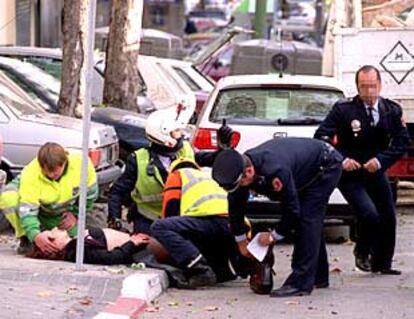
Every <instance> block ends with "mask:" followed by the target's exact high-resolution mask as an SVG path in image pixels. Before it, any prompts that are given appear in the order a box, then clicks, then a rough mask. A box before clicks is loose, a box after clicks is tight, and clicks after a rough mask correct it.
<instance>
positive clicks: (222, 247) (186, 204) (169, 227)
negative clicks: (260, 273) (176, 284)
mask: <svg viewBox="0 0 414 319" xmlns="http://www.w3.org/2000/svg"><path fill="white" fill-rule="evenodd" d="M227 212H228V204H227V194H226V192H225V191H224V190H223V189H222V188H221V187H219V185H218V184H217V183H216V182H215V181H214V180H213V179H212V178H211V175H210V174H209V173H207V172H203V171H201V170H200V168H199V167H198V166H197V164H196V163H195V162H194V161H192V160H191V159H177V160H176V161H174V162H173V163H172V164H171V167H170V174H169V176H168V178H167V181H166V184H165V187H164V194H163V208H162V218H161V219H160V220H157V221H155V222H154V224H153V225H152V227H151V234H152V235H153V236H154V237H155V238H156V239H157V240H158V241H159V242H160V243H161V244H162V245H163V246H164V247H165V248H166V249H167V250H168V252H169V254H170V255H171V256H172V259H173V260H174V262H175V263H176V266H177V267H179V268H181V269H182V270H183V272H184V274H185V277H186V279H187V283H186V287H181V288H196V287H200V286H210V285H214V284H216V283H218V282H223V281H227V280H233V279H235V278H236V277H237V275H240V276H242V277H246V276H247V275H248V264H249V260H248V259H247V258H245V257H243V256H242V255H241V254H240V253H239V252H238V247H237V244H236V242H235V240H234V238H233V236H232V233H231V231H230V227H229V221H228V213H227Z"/></svg>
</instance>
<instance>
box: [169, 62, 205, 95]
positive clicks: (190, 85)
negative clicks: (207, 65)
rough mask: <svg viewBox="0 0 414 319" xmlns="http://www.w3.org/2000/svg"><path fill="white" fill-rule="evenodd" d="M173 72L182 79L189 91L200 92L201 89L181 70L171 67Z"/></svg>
mask: <svg viewBox="0 0 414 319" xmlns="http://www.w3.org/2000/svg"><path fill="white" fill-rule="evenodd" d="M173 69H174V71H176V72H177V74H178V75H179V76H180V78H182V79H183V81H184V82H185V83H186V84H187V85H188V86H189V87H190V88H191V91H193V92H196V91H201V90H202V88H201V87H200V86H199V85H198V84H197V83H196V82H195V81H194V80H193V79H192V78H191V77H190V76H189V75H188V74H187V73H186V72H185V71H184V70H183V69H181V68H179V67H175V66H173Z"/></svg>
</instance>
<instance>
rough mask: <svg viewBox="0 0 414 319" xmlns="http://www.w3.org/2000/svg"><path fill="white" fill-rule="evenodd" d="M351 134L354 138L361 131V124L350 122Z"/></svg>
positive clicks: (354, 121) (356, 121) (355, 121)
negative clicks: (352, 133)
mask: <svg viewBox="0 0 414 319" xmlns="http://www.w3.org/2000/svg"><path fill="white" fill-rule="evenodd" d="M351 127H352V132H354V136H355V137H357V136H358V132H359V131H360V130H361V122H360V121H358V120H352V122H351Z"/></svg>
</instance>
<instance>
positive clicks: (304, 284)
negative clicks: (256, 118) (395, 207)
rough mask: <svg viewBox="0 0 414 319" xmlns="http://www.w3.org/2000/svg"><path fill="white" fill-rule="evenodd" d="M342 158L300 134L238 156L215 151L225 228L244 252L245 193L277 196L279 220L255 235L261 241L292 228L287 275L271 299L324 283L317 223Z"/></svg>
mask: <svg viewBox="0 0 414 319" xmlns="http://www.w3.org/2000/svg"><path fill="white" fill-rule="evenodd" d="M342 159H343V157H342V156H341V155H340V154H339V153H338V152H337V151H336V150H335V149H334V148H333V147H332V146H331V145H329V144H328V143H325V142H322V141H318V140H313V139H306V138H277V139H273V140H269V141H267V142H265V143H263V144H261V145H259V146H257V147H255V148H253V149H250V150H248V151H247V152H246V153H245V154H243V155H241V154H239V153H238V152H237V151H235V150H232V149H227V150H223V151H221V152H219V153H218V154H217V157H216V159H215V161H214V164H213V178H214V179H215V180H216V181H217V182H218V184H219V185H220V186H222V187H223V188H224V189H225V190H227V191H228V192H229V195H228V200H229V216H230V223H231V228H232V232H233V234H234V235H235V237H236V241H237V242H238V246H239V250H240V252H241V253H242V254H243V255H244V256H249V252H248V251H247V244H248V241H247V239H246V236H245V235H244V234H245V231H246V229H245V225H244V222H243V218H244V215H245V213H246V209H247V201H248V198H249V196H250V193H251V192H253V193H256V194H263V195H266V196H267V197H268V198H270V199H275V197H276V195H278V194H279V195H280V199H281V205H282V212H283V215H282V219H281V222H280V223H279V225H278V227H277V228H276V229H275V230H274V231H272V232H269V233H262V234H261V236H260V243H261V244H262V245H269V244H271V243H272V242H274V241H277V240H279V239H280V238H282V237H283V236H286V235H288V234H289V233H290V231H291V230H293V229H295V242H294V252H293V257H292V273H291V274H290V275H289V277H288V278H287V279H286V281H285V282H284V284H283V286H282V287H281V288H279V289H275V290H273V291H272V292H271V293H270V296H271V297H288V296H302V295H308V294H310V293H311V292H312V290H313V288H314V286H316V287H319V288H323V287H328V286H329V269H328V260H327V253H326V247H325V240H324V237H323V221H324V217H325V210H326V206H327V203H328V200H329V196H330V195H331V193H332V192H333V190H334V189H335V187H336V185H337V182H338V181H339V178H340V175H341V162H342Z"/></svg>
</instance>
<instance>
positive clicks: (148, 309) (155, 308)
mask: <svg viewBox="0 0 414 319" xmlns="http://www.w3.org/2000/svg"><path fill="white" fill-rule="evenodd" d="M159 310H160V308H159V307H148V308H146V309H145V312H158V311H159Z"/></svg>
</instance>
